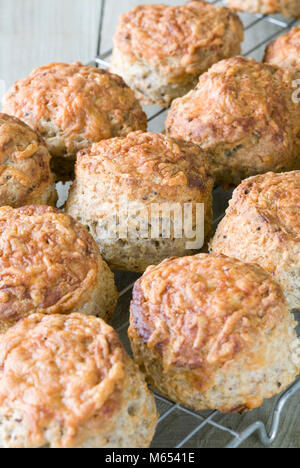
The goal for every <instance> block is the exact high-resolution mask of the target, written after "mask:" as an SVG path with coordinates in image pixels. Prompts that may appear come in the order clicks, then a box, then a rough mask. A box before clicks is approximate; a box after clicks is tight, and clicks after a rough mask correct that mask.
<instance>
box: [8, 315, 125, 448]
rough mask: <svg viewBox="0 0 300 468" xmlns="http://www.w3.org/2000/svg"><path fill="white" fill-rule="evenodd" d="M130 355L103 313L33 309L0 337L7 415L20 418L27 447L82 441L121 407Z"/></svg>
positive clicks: (68, 445)
mask: <svg viewBox="0 0 300 468" xmlns="http://www.w3.org/2000/svg"><path fill="white" fill-rule="evenodd" d="M126 359H128V358H126V357H125V352H124V350H123V348H122V345H121V343H120V341H119V338H118V336H117V334H116V333H115V332H114V330H113V329H112V328H111V327H110V326H108V325H107V324H106V323H105V322H104V321H103V320H101V319H97V318H95V317H92V316H85V315H82V314H71V315H68V316H64V315H51V316H47V315H43V314H33V315H31V316H29V317H27V318H25V319H24V320H22V321H20V322H18V323H17V324H16V325H15V326H14V327H13V328H11V329H10V330H9V331H8V332H7V333H6V334H4V335H2V336H0V406H1V416H2V417H3V418H5V419H10V418H15V419H18V418H20V419H21V421H20V422H22V423H23V426H25V427H26V429H27V434H21V436H22V437H23V438H25V443H26V446H27V447H38V446H42V445H44V444H45V443H46V442H50V440H51V445H52V446H53V447H58V448H61V447H62V448H67V447H72V446H73V445H79V444H80V442H81V438H82V439H83V441H84V440H85V439H86V438H87V431H88V437H91V438H92V437H93V436H94V435H97V433H99V430H101V426H102V425H103V424H105V422H107V420H109V418H111V416H112V414H113V413H114V412H115V411H118V409H119V406H120V404H121V402H120V398H119V397H120V391H121V389H122V380H123V379H124V376H125V363H126ZM24 418H25V421H24V420H23V419H24ZM79 428H80V429H79ZM46 431H47V433H46ZM17 442H18V440H17V441H16V443H17ZM75 442H76V443H75Z"/></svg>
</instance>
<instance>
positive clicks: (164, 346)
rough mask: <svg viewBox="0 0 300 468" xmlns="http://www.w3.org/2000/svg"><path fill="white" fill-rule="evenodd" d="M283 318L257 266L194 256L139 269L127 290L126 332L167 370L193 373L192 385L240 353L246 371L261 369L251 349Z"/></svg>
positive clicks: (278, 295) (273, 287) (277, 296)
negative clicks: (128, 319) (152, 352)
mask: <svg viewBox="0 0 300 468" xmlns="http://www.w3.org/2000/svg"><path fill="white" fill-rule="evenodd" d="M287 314H288V311H287V307H286V303H285V299H284V296H283V293H282V291H281V288H280V287H279V286H278V285H277V284H276V283H275V282H274V281H273V280H272V278H271V277H270V276H269V275H268V274H267V273H265V272H264V270H262V269H261V268H260V267H258V266H256V265H249V264H245V263H242V262H240V261H238V260H235V259H231V258H228V257H224V256H221V255H220V256H217V255H207V254H199V255H196V256H192V257H184V258H171V259H167V260H165V261H164V262H162V263H161V264H160V265H158V266H154V267H149V268H148V270H146V273H145V274H144V276H142V278H141V279H139V280H138V281H137V283H136V285H135V288H134V292H133V300H132V303H131V327H130V334H131V335H134V336H135V335H137V336H139V337H140V339H141V340H143V341H144V342H145V343H146V344H147V346H148V347H149V348H151V349H153V348H154V349H155V350H156V351H157V352H159V353H160V354H161V356H162V359H163V365H164V368H165V370H166V371H167V370H168V369H169V368H170V367H179V368H185V369H187V370H193V369H199V372H200V373H201V379H199V382H208V380H209V378H210V376H211V375H212V373H213V372H214V371H215V370H216V369H218V368H219V367H221V366H224V365H226V364H227V363H228V364H229V363H230V362H232V360H234V359H235V358H237V357H238V356H239V355H241V354H245V353H247V352H248V353H250V354H249V367H250V368H251V367H252V368H253V369H255V365H258V364H261V363H262V362H263V360H264V356H263V355H259V356H255V355H251V347H252V346H253V344H254V343H258V340H259V337H260V336H262V335H265V338H264V339H267V336H268V331H271V330H272V329H274V328H275V327H276V326H277V325H278V324H280V323H281V321H282V320H284V319H285V318H286V317H287V316H288V315H287ZM250 357H251V359H250ZM258 361H259V362H258ZM204 385H205V384H204Z"/></svg>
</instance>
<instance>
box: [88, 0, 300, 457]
mask: <svg viewBox="0 0 300 468" xmlns="http://www.w3.org/2000/svg"><path fill="white" fill-rule="evenodd" d="M145 1H146V0H145ZM208 1H209V0H208ZM141 3H142V2H141ZM168 3H169V4H170V1H169V2H168ZM210 3H213V4H218V5H224V4H225V2H224V1H223V0H210ZM105 9H106V1H105V0H102V4H101V15H100V23H99V34H98V47H97V55H96V57H95V58H94V59H93V60H92V62H91V63H93V64H94V65H95V66H100V67H102V68H107V67H108V65H109V61H108V58H109V57H110V55H111V53H112V49H109V50H107V51H105V52H103V53H101V41H102V33H103V27H104V19H105ZM241 16H242V19H243V20H244V15H241ZM245 23H246V24H245V33H246V34H247V33H249V32H250V33H251V31H253V29H254V28H258V27H259V28H264V26H265V24H266V23H269V24H270V23H271V24H272V25H274V26H275V27H276V30H274V31H272V32H271V34H268V35H267V37H264V38H263V39H262V40H259V41H258V42H256V43H255V44H254V45H253V44H251V46H250V47H248V49H247V50H245V51H244V52H243V55H244V56H246V57H248V56H253V55H254V56H255V54H256V53H257V52H258V51H259V50H260V49H262V48H264V46H265V45H266V44H267V43H268V42H270V41H271V40H272V39H274V38H275V37H276V36H278V35H280V34H283V33H284V32H285V31H287V30H289V29H290V28H291V27H292V26H293V25H294V24H295V23H296V20H288V19H283V18H282V17H279V16H278V15H274V16H263V15H251V16H250V15H247V20H246V21H245ZM256 58H257V57H256ZM166 112H167V111H166V110H165V109H157V108H156V109H155V108H154V109H153V106H151V110H150V111H148V122H149V123H150V122H155V121H158V122H157V126H158V127H159V126H162V120H161V119H162V118H163V117H164V114H165V113H166ZM159 118H160V120H159ZM160 129H162V128H160ZM214 194H215V196H216V197H219V201H220V199H225V200H224V202H225V203H223V205H224V208H225V207H226V204H227V201H228V198H230V197H229V196H228V193H227V194H225V193H223V191H222V190H220V189H216V190H215V191H214ZM223 216H224V210H222V212H221V214H220V213H218V215H217V217H216V218H215V220H214V227H215V228H216V226H217V225H218V223H219V221H220V220H221V219H222V217H223ZM128 282H130V284H128V285H127V286H126V287H125V288H124V289H123V290H122V291H121V293H120V296H121V298H122V297H125V296H126V295H127V294H128V293H129V292H130V291H131V289H132V287H133V284H134V283H132V277H131V279H130V277H129V281H128ZM127 327H128V319H127V318H126V320H125V321H123V323H122V324H121V325H120V326H118V327H117V331H118V332H119V333H120V335H121V338H123V341H125V343H124V344H125V346H126V347H127V348H128V341H127V335H126V331H127ZM298 390H300V379H299V380H297V381H296V382H295V383H294V384H293V385H292V386H291V387H290V388H289V389H288V390H287V391H286V392H285V393H284V394H283V395H282V396H281V397H280V399H279V400H278V402H277V404H276V405H275V409H274V410H273V418H272V423H271V427H270V429H269V431H267V428H266V425H265V424H264V423H263V422H261V421H259V420H257V421H255V422H254V423H252V424H250V425H249V426H248V427H247V428H246V429H245V430H244V431H242V432H237V431H234V430H232V429H230V427H227V426H225V425H223V424H219V423H218V422H216V421H215V418H216V416H217V415H218V414H219V413H218V411H214V412H210V413H209V414H208V415H207V412H202V413H201V412H199V413H198V412H195V411H193V410H191V409H189V408H186V407H183V406H181V405H178V404H174V403H173V402H172V401H170V400H168V399H167V398H165V397H163V396H161V395H160V394H159V393H157V392H156V391H155V390H154V392H155V398H156V402H157V404H158V407H162V406H163V407H164V410H163V411H162V414H161V416H160V419H159V424H158V428H160V426H161V425H163V423H164V422H165V421H166V420H168V418H169V417H170V416H172V415H174V413H175V412H179V416H180V418H182V419H184V418H183V416H185V417H186V416H188V417H189V418H191V420H192V421H193V424H192V426H193V427H192V428H190V430H188V433H187V435H185V436H184V437H182V438H181V440H180V441H179V442H178V443H177V444H176V447H175V448H184V447H188V446H189V445H188V444H189V443H190V442H191V441H192V439H193V437H194V436H196V435H197V434H198V433H199V432H200V431H201V430H202V429H205V428H206V429H208V428H210V429H211V428H213V429H216V430H219V431H223V432H226V433H228V435H229V436H232V437H231V439H232V440H231V441H230V442H229V443H228V444H227V445H226V446H225V448H237V447H239V446H240V445H241V444H242V443H243V442H245V441H246V440H247V439H248V438H249V437H250V436H251V435H252V434H254V433H255V432H258V435H259V438H260V441H261V443H262V444H263V445H264V446H270V445H271V444H272V443H273V442H274V441H275V439H276V437H277V435H278V433H279V430H280V418H281V415H282V411H283V409H284V407H285V405H286V404H287V403H288V402H289V400H290V399H291V397H292V396H293V395H294V394H295V393H296V392H297V391H298ZM204 413H205V414H204ZM184 420H185V421H186V419H184ZM188 426H190V424H189V425H188ZM167 427H168V426H167ZM165 430H166V429H165ZM167 430H168V429H167ZM160 437H161V434H160ZM152 447H153V448H155V447H157V445H156V441H155V439H154V442H153V446H152Z"/></svg>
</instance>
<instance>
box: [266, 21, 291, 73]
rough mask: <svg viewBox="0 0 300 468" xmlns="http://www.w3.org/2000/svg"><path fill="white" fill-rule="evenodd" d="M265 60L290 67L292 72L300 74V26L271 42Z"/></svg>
mask: <svg viewBox="0 0 300 468" xmlns="http://www.w3.org/2000/svg"><path fill="white" fill-rule="evenodd" d="M264 61H265V62H268V63H271V64H272V65H277V66H279V67H283V68H288V69H289V70H290V71H291V72H292V73H294V74H295V75H296V76H295V78H297V76H298V77H299V76H300V26H297V27H295V28H293V29H292V30H291V31H289V32H288V33H286V34H283V35H282V36H280V37H279V38H278V39H276V40H275V41H273V42H271V43H270V44H269V45H268V46H267V48H266V53H265V57H264Z"/></svg>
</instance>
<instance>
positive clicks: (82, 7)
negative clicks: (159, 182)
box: [0, 0, 300, 448]
mask: <svg viewBox="0 0 300 468" xmlns="http://www.w3.org/2000/svg"><path fill="white" fill-rule="evenodd" d="M166 2H167V3H169V4H173V5H175V4H181V3H183V0H181V1H178V0H166ZM141 3H143V2H141V1H137V0H107V1H106V9H105V21H104V24H103V34H102V43H101V50H102V52H103V51H105V50H107V49H109V48H111V44H112V36H113V32H114V29H115V25H116V22H117V19H118V16H119V14H120V13H122V12H125V11H126V10H128V9H130V8H132V7H133V6H135V5H138V4H141ZM148 3H160V2H151V1H150V2H149V1H148ZM101 7H102V2H101V0H42V1H41V0H9V1H7V0H0V32H1V40H0V94H1V93H2V92H3V90H4V89H5V88H6V89H7V87H8V86H10V85H11V84H12V83H13V81H14V80H16V79H18V78H21V77H24V76H26V75H27V74H28V73H29V72H30V71H31V70H32V69H33V68H35V67H37V66H40V65H44V64H46V63H49V62H51V61H66V62H71V61H76V60H80V61H82V62H83V63H87V62H89V61H90V60H92V59H93V58H94V57H95V55H96V52H97V50H98V41H99V37H98V36H99V34H98V33H99V22H100V12H101ZM242 18H243V20H244V23H245V25H246V27H247V25H249V24H250V23H251V22H253V17H252V16H251V15H242ZM276 18H277V20H279V21H281V20H280V18H278V17H276ZM276 18H275V23H265V24H264V27H263V28H261V27H257V28H256V27H253V28H252V29H251V33H249V32H248V31H247V32H246V40H245V44H244V52H245V51H249V50H250V49H251V48H252V46H254V45H255V44H260V43H261V42H263V41H264V40H265V38H266V37H267V36H266V34H268V35H269V36H271V35H273V34H280V33H282V31H281V28H280V27H279V23H278V24H276ZM264 47H265V45H264V44H263V45H262V46H261V47H259V48H258V50H255V51H253V53H251V54H250V55H252V56H254V57H255V58H257V59H261V57H262V54H263V50H264ZM162 119H163V117H162ZM155 125H156V127H155V128H154V127H153V128H152V129H155V130H158V131H159V130H160V129H162V127H163V120H161V121H158V122H156V124H155ZM160 127H161V128H160ZM225 196H226V194H223V195H222V194H219V197H223V198H224V197H225ZM227 197H228V194H227ZM221 204H222V201H221ZM217 210H220V207H217ZM126 281H128V280H127V279H126V278H124V275H121V276H120V277H119V282H120V284H122V285H123V286H124V284H125V282H126ZM129 301H130V292H129V293H128V294H126V295H125V296H124V297H123V298H122V300H121V301H120V306H119V309H118V311H117V317H120V315H123V317H124V316H127V314H128V304H129ZM115 320H116V319H115ZM115 325H116V326H117V322H116V323H115ZM125 334H126V330H125V329H124V330H123V331H122V335H123V336H124V337H125ZM299 398H300V392H299V393H298V394H296V395H295V396H294V397H293V398H292V399H291V400H290V402H289V403H288V405H287V407H286V408H285V410H284V412H283V416H282V421H281V430H280V434H279V436H278V438H277V440H276V442H275V443H274V444H273V447H300V405H299V404H298V400H299ZM275 403H276V398H275V399H273V400H271V401H268V402H266V403H265V404H264V405H263V406H262V407H261V408H260V409H259V410H256V411H253V412H251V413H249V414H247V415H244V416H241V415H229V416H226V415H219V414H218V415H217V416H215V417H214V419H213V421H214V423H215V424H214V425H209V426H205V428H204V429H201V430H200V431H198V432H197V433H196V434H195V436H194V437H193V438H192V439H191V440H190V441H189V442H188V443H187V444H186V445H185V446H186V447H193V448H195V447H223V446H224V445H226V444H227V443H228V442H229V441H230V440H231V439H232V435H231V434H229V433H228V432H225V431H224V430H222V429H220V428H219V426H218V424H219V425H220V427H222V426H223V425H225V426H226V427H229V428H230V429H231V430H233V431H238V432H240V431H242V430H243V429H245V428H246V427H247V426H248V425H249V424H251V423H252V422H255V421H257V420H261V421H263V422H264V423H266V424H270V422H271V418H272V410H273V408H274V405H275ZM159 409H160V411H161V413H162V414H163V412H164V411H167V410H168V405H167V404H160V407H159ZM197 424H199V421H196V420H194V419H193V418H188V417H184V415H183V413H182V412H178V411H173V412H172V413H171V414H170V416H168V417H167V418H166V419H165V420H164V421H163V422H162V423H161V424H160V426H159V428H158V431H157V435H156V437H155V441H154V443H155V446H160V447H172V446H175V445H176V444H177V443H179V442H180V440H181V439H182V438H184V437H185V436H186V435H187V434H188V433H189V432H190V431H192V430H193V429H195V427H197ZM242 447H251V448H253V447H257V448H259V447H262V445H261V443H260V442H259V439H258V437H257V435H255V434H254V435H253V436H251V437H250V438H249V439H248V440H247V441H246V442H245V443H244V444H243V445H242Z"/></svg>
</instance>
